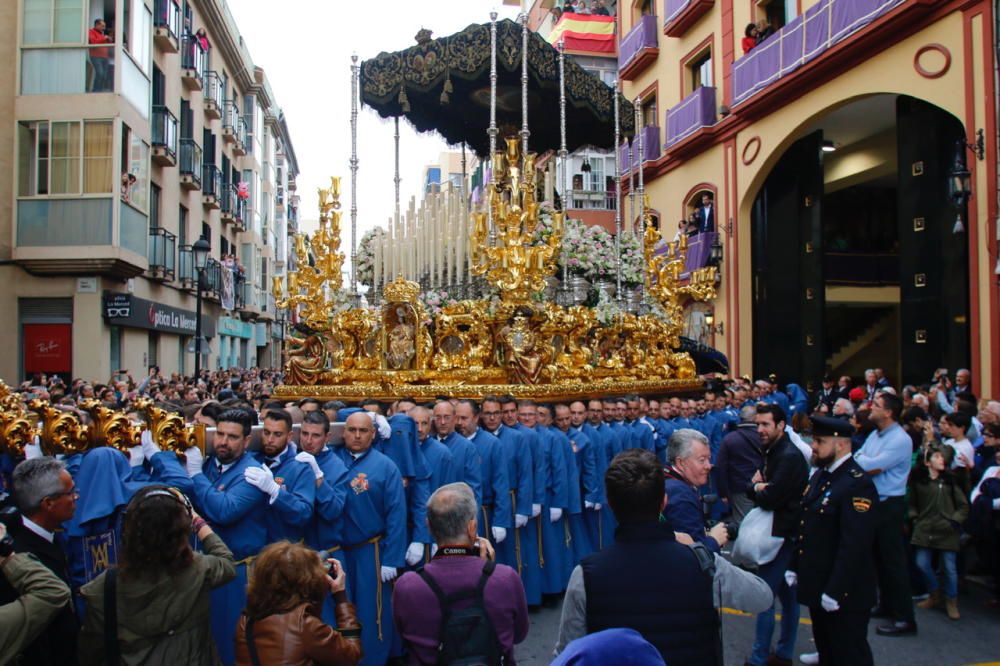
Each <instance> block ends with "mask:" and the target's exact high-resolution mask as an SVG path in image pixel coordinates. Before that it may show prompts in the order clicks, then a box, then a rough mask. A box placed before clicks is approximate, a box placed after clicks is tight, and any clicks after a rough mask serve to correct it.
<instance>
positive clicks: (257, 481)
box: [243, 467, 281, 504]
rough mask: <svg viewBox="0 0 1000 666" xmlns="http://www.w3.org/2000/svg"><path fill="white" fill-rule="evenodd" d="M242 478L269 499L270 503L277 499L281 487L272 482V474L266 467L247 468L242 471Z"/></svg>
mask: <svg viewBox="0 0 1000 666" xmlns="http://www.w3.org/2000/svg"><path fill="white" fill-rule="evenodd" d="M243 478H244V479H246V480H247V483H249V484H250V485H251V486H253V487H254V488H257V489H258V490H259V491H261V492H262V493H264V494H265V495H267V496H269V497H270V498H271V503H272V504H273V503H274V500H276V499H278V493H279V492H280V491H281V486H279V485H278V483H277V481H275V480H274V473H273V472H271V470H270V469H269V468H267V467H247V468H246V470H244V471H243Z"/></svg>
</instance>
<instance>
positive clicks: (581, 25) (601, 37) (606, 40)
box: [548, 13, 615, 54]
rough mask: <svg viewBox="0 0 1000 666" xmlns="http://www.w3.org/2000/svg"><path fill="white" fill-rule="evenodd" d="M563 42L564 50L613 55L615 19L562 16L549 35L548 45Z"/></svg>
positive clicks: (581, 15) (571, 14) (610, 17)
mask: <svg viewBox="0 0 1000 666" xmlns="http://www.w3.org/2000/svg"><path fill="white" fill-rule="evenodd" d="M560 39H562V40H564V43H565V45H566V50H567V51H571V52H581V51H582V52H585V53H608V54H614V53H615V19H614V17H612V16H597V15H594V14H573V13H566V14H563V15H562V18H560V19H559V22H558V23H556V26H555V27H554V28H553V29H552V32H550V33H549V36H548V40H549V44H553V45H554V44H557V43H558V42H559V40H560Z"/></svg>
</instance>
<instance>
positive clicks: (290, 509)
mask: <svg viewBox="0 0 1000 666" xmlns="http://www.w3.org/2000/svg"><path fill="white" fill-rule="evenodd" d="M254 459H255V460H256V461H257V463H258V466H260V467H264V466H265V463H264V454H263V452H261V451H258V452H257V453H256V454H254ZM271 473H272V474H273V475H274V480H275V481H276V482H277V483H278V485H279V486H280V487H281V490H280V491H279V492H278V497H277V499H275V500H274V502H273V503H271V504H269V505H268V507H267V511H266V512H265V517H266V521H267V543H274V542H275V541H281V540H282V539H287V540H288V541H301V540H302V539H304V538H305V535H306V527H307V526H308V525H309V519H310V518H312V512H313V505H314V504H315V503H316V475H315V474H314V473H313V471H312V467H310V466H309V465H307V464H306V463H302V462H299V461H298V460H296V459H295V449H294V448H293V447H292V446H291V445H289V446H287V447H285V450H284V451H282V452H281V454H280V455H279V456H278V463H277V464H276V465H275V466H274V467H272V468H271ZM268 500H269V501H270V498H268Z"/></svg>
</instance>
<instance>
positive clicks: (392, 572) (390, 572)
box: [380, 567, 396, 583]
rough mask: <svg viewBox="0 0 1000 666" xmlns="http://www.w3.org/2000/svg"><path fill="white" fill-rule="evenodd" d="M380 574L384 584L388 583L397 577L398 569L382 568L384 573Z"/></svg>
mask: <svg viewBox="0 0 1000 666" xmlns="http://www.w3.org/2000/svg"><path fill="white" fill-rule="evenodd" d="M380 573H381V575H382V582H383V583H388V582H389V581H390V580H392V579H393V578H395V577H396V567H382V571H381V572H380Z"/></svg>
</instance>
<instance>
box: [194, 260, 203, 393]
mask: <svg viewBox="0 0 1000 666" xmlns="http://www.w3.org/2000/svg"><path fill="white" fill-rule="evenodd" d="M195 272H196V273H197V274H198V277H197V281H198V289H197V292H196V296H195V299H194V303H195V305H194V385H195V387H196V388H197V386H198V377H199V376H200V375H201V281H202V277H203V276H204V273H205V269H203V268H195Z"/></svg>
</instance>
